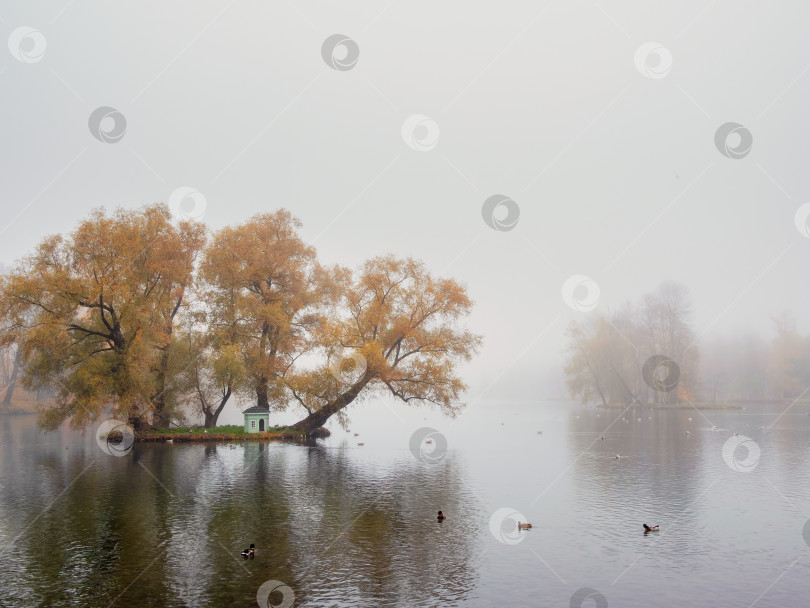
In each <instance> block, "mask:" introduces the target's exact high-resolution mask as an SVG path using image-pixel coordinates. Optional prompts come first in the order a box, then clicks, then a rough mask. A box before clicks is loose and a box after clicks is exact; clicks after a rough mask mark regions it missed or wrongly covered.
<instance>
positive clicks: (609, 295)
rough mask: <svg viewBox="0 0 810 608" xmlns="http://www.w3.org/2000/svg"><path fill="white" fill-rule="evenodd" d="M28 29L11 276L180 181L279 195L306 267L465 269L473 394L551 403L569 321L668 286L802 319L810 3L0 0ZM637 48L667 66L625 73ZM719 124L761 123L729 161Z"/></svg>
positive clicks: (13, 103) (271, 200) (729, 320)
mask: <svg viewBox="0 0 810 608" xmlns="http://www.w3.org/2000/svg"><path fill="white" fill-rule="evenodd" d="M23 26H28V27H31V28H34V29H35V30H38V31H39V32H40V33H41V36H42V37H44V40H45V41H46V47H45V50H44V53H42V52H41V49H40V50H39V51H38V50H37V49H36V48H34V47H32V46H30V45H31V44H33V42H35V40H33V39H30V40H28V42H26V43H25V44H26V45H29V46H24V48H23V51H24V52H28V53H29V55H25V54H24V53H23V55H20V51H19V47H15V48H16V50H17V55H18V56H22V57H23V59H24V60H26V61H30V62H26V61H20V60H19V59H18V58H17V57H15V48H9V46H6V47H5V48H4V49H3V50H2V52H0V90H1V91H2V95H0V108H2V111H1V112H0V141H2V147H0V150H2V157H1V158H0V176H1V177H0V181H1V182H2V185H3V186H2V209H3V213H2V217H0V261H2V262H4V263H6V264H10V263H12V262H13V261H14V260H15V259H17V258H19V257H20V256H22V255H24V254H25V253H27V252H29V251H31V250H32V248H33V247H34V246H35V244H36V243H37V242H38V241H39V240H40V239H41V238H42V237H44V236H45V235H48V234H52V233H55V232H68V231H70V230H72V229H73V228H74V227H75V225H76V223H77V222H78V221H79V220H80V219H82V218H84V217H86V216H87V214H88V213H89V211H90V210H91V209H92V208H94V207H97V206H100V205H104V206H107V207H110V208H115V207H117V206H123V207H137V206H140V205H142V204H145V203H151V202H156V201H168V200H169V199H170V197H171V195H172V193H173V192H175V191H176V189H177V188H180V187H191V188H194V189H196V190H198V191H199V192H200V193H201V195H202V196H203V197H204V199H205V212H204V215H203V216H202V217H201V219H202V220H204V221H205V222H206V223H207V224H208V225H209V226H211V227H212V228H214V229H216V228H218V227H221V226H224V225H226V224H229V223H235V222H239V221H242V220H244V219H246V218H248V217H249V216H251V215H253V214H255V213H257V212H262V211H269V210H273V209H276V208H278V207H286V208H288V209H290V210H291V211H292V212H293V213H294V214H295V215H297V216H298V217H299V218H301V220H302V221H303V223H304V230H303V236H304V238H305V239H306V240H308V241H309V242H314V244H315V246H316V247H317V249H318V252H319V255H320V259H321V261H322V262H324V263H340V264H344V265H348V266H357V265H358V264H360V263H361V262H362V261H363V260H365V259H367V258H370V257H372V256H375V255H380V254H384V253H388V252H392V253H395V254H397V255H400V256H413V257H416V258H419V259H422V260H424V261H425V262H426V263H427V264H428V266H429V267H430V268H431V269H433V271H434V272H436V273H439V274H445V275H449V276H453V277H455V278H457V279H459V280H461V281H463V282H464V283H466V285H467V286H468V288H469V291H470V293H471V296H472V297H473V299H474V300H475V302H476V306H475V312H474V314H473V316H472V317H471V318H470V319H469V326H470V327H471V328H472V329H473V330H474V331H476V332H478V333H481V334H483V335H484V336H485V343H484V348H483V350H482V352H481V354H480V355H479V357H478V358H477V359H476V360H475V361H474V363H472V364H471V365H469V366H468V367H466V368H465V371H464V377H465V379H466V381H467V382H468V383H469V384H470V385H471V389H470V393H469V399H470V400H473V399H476V398H482V397H483V398H486V399H498V398H508V399H517V400H521V399H523V400H531V399H535V398H537V397H544V396H549V395H556V394H559V393H560V389H559V387H558V382H557V380H556V378H558V377H560V373H559V368H560V360H561V357H560V354H561V350H562V348H563V346H564V340H563V332H564V329H565V326H566V325H567V324H568V322H569V321H570V320H571V319H585V318H587V316H588V315H589V314H597V313H599V312H600V311H607V310H610V309H615V308H617V307H619V306H620V305H621V304H622V303H623V302H624V301H626V300H628V299H629V300H638V299H639V298H640V297H641V296H642V295H643V294H644V293H646V292H649V291H651V290H653V289H654V288H655V287H656V286H657V285H658V284H659V283H660V282H662V281H663V280H667V279H671V280H678V281H681V282H683V283H685V284H686V285H687V286H688V287H689V288H690V290H691V295H692V300H693V303H694V309H695V312H694V317H693V321H694V328H695V331H696V333H697V334H698V335H702V336H704V337H709V336H712V335H716V334H717V333H724V332H725V333H728V332H732V331H736V330H740V329H746V330H747V329H755V330H758V331H761V332H762V333H769V332H770V330H771V324H770V321H769V315H770V314H774V313H777V312H779V311H781V310H783V309H791V310H793V311H794V313H795V314H796V316H797V319H798V321H799V328H800V329H801V330H802V331H804V332H808V331H810V289H809V288H808V275H809V274H810V273H808V260H810V238H807V237H806V236H804V235H802V234H801V233H800V231H799V230H798V229H797V227H796V225H795V223H794V218H795V215H796V212H797V210H798V209H799V208H800V207H801V206H802V205H804V204H806V203H807V202H808V201H810V192H809V191H810V176H809V175H810V174H809V173H808V170H807V165H808V162H807V161H808V158H810V121H808V119H807V113H808V107H810V103H808V102H810V73H808V72H810V37H808V33H809V32H810V9H809V8H808V5H807V4H806V3H804V2H800V1H795V2H777V3H756V4H754V3H739V2H732V1H731V0H720V1H717V2H711V1H710V0H700V1H686V2H678V3H673V2H649V1H644V0H636V1H632V2H630V1H625V2H615V1H610V0H605V1H604V2H586V1H575V2H571V1H558V2H529V1H523V0H522V1H502V2H497V3H495V2H489V3H483V2H459V1H453V2H441V3H437V2H427V1H424V0H419V1H413V0H411V1H408V2H405V1H397V0H394V1H393V2H388V1H383V2H371V1H364V2H341V3H333V2H309V1H307V2H296V1H295V0H290V2H289V3H287V2H283V1H281V2H279V1H276V2H257V1H255V0H235V1H233V2H230V1H223V2H213V1H194V2H192V1H190V0H186V1H185V2H101V1H100V0H76V1H75V2H71V1H63V0H60V1H49V2H44V1H43V2H18V3H16V4H15V5H14V6H9V5H8V4H5V5H4V6H3V7H2V8H0V31H2V32H3V36H4V39H6V40H8V39H9V37H13V36H14V35H15V34H14V33H15V32H17V36H19V31H20V30H19V29H18V28H20V27H23ZM333 34H343V35H345V36H347V37H349V38H351V39H353V40H354V41H355V42H356V44H357V48H358V49H359V58H358V61H357V63H356V65H354V67H352V68H351V69H346V70H337V69H333V68H332V67H330V66H329V65H327V63H326V61H325V60H324V58H323V57H322V48H321V47H322V44H323V43H324V40H326V39H327V38H328V37H329V36H331V35H333ZM648 42H654V43H658V45H660V46H661V47H663V48H664V49H666V50H667V51H668V52H669V53H671V58H672V60H671V66H667V65H666V64H667V61H666V58H665V59H664V64H663V65H662V64H660V63H659V64H657V65H656V64H655V61H654V60H651V62H650V63H645V62H643V61H642V63H641V64H640V66H637V62H636V57H635V56H636V54H637V50H638V49H639V47H642V45H644V44H645V43H648ZM11 46H12V47H13V46H14V45H13V44H12V45H11ZM32 52H33V53H34V55H31V54H30V53H32ZM37 52H39V53H40V54H39V55H37V54H36V53H37ZM26 58H27V59H26ZM32 59H33V60H32ZM339 59H340V56H339V55H338V60H339ZM642 59H643V58H642ZM645 66H646V67H645ZM639 68H641V69H639ZM644 70H646V72H647V74H646V75H645V74H642V73H641V72H642V71H644ZM650 74H652V75H653V76H654V77H649V76H650ZM655 76H658V77H655ZM100 106H110V107H112V108H115V109H116V110H117V111H119V112H120V113H121V114H122V115H123V116H124V117H125V118H126V131H125V133H124V136H123V137H122V138H121V139H120V141H118V142H116V143H103V142H101V141H98V139H96V138H94V137H93V135H92V134H91V132H90V129H89V126H88V120H89V118H90V116H91V113H92V112H93V111H94V110H95V109H96V108H98V107H100ZM416 114H421V115H425V116H427V117H429V118H430V119H432V120H433V121H435V127H434V126H432V123H429V124H428V126H429V127H430V128H427V129H420V130H418V131H417V132H415V134H414V137H415V138H416V140H417V141H416V144H414V139H411V140H410V142H411V144H414V146H415V147H416V148H419V147H423V148H429V149H425V150H419V149H413V148H412V147H409V145H407V143H406V141H405V140H404V139H403V136H402V133H401V131H402V127H403V123H404V122H405V121H406V119H408V118H409V117H411V116H413V115H416ZM417 122H418V121H417ZM728 122H735V123H739V124H741V125H743V126H744V128H746V129H748V130H749V131H750V133H751V135H752V137H753V145H752V147H751V150H750V152H749V153H747V154H746V155H745V156H744V157H742V158H738V159H733V158H728V157H726V156H724V155H723V154H721V152H720V151H719V150H718V148H717V147H716V145H715V133H716V131H717V130H718V128H719V127H720V126H721V125H723V124H725V123H728ZM436 127H437V128H438V140H437V141H436V140H435V137H436V134H437V131H436ZM420 138H421V139H420ZM420 141H421V144H420ZM735 141H736V140H734V139H733V137H732V140H731V141H730V145H731V146H732V147H734V146H735V145H736V143H735ZM496 194H499V195H504V196H507V197H510V198H511V199H513V200H514V201H515V202H516V204H517V206H518V207H519V210H520V218H519V221H518V223H517V225H516V226H515V227H514V229H511V230H505V231H498V230H495V229H493V228H491V227H490V226H488V225H487V224H486V223H485V221H484V219H483V218H482V205H483V204H484V201H485V200H486V199H487V198H488V197H490V196H492V195H496ZM198 210H199V208H198ZM185 212H186V213H188V212H189V211H188V207H186V211H185ZM574 274H582V275H586V276H588V277H590V278H592V279H593V280H594V281H595V282H596V283H597V284H598V286H599V290H600V297H599V300H598V305H597V306H596V308H595V309H594V310H593V311H591V312H581V311H576V310H573V309H572V308H571V307H569V306H568V305H566V303H565V302H564V301H563V298H562V295H561V289H562V286H563V283H564V281H565V280H566V279H567V278H568V277H569V276H571V275H574Z"/></svg>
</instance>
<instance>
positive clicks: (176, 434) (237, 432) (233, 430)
mask: <svg viewBox="0 0 810 608" xmlns="http://www.w3.org/2000/svg"><path fill="white" fill-rule="evenodd" d="M304 436H305V434H304V432H303V431H298V430H294V429H289V428H287V427H270V429H268V430H267V431H265V432H263V433H248V432H245V429H244V427H242V426H241V425H236V424H231V425H223V426H217V427H214V428H210V429H206V428H201V427H176V428H168V429H151V430H147V431H140V432H137V433H136V434H135V440H136V441H172V442H174V441H246V440H247V441H271V440H279V439H303V438H304Z"/></svg>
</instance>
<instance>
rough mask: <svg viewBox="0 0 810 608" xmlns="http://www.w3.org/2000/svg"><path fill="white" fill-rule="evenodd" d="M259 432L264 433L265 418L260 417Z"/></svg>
mask: <svg viewBox="0 0 810 608" xmlns="http://www.w3.org/2000/svg"><path fill="white" fill-rule="evenodd" d="M259 432H260V433H264V418H259Z"/></svg>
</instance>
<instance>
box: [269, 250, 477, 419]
mask: <svg viewBox="0 0 810 608" xmlns="http://www.w3.org/2000/svg"><path fill="white" fill-rule="evenodd" d="M345 285H346V287H345V289H344V292H343V294H342V299H341V301H340V306H339V307H338V309H336V311H335V316H334V317H332V318H330V319H328V320H327V321H326V322H325V323H323V324H321V325H319V326H318V327H315V328H313V334H314V343H315V344H317V345H318V349H317V350H318V353H319V354H320V355H321V356H322V360H321V363H320V364H319V365H315V366H310V367H309V368H308V369H301V368H299V367H298V366H297V365H296V361H295V359H294V357H290V356H287V357H286V362H287V371H286V372H285V373H284V375H283V379H284V382H285V385H286V386H287V388H288V390H289V392H290V394H291V395H292V397H293V398H294V399H295V402H296V403H298V404H299V405H300V406H301V407H302V408H303V409H304V410H305V411H306V416H305V417H304V418H303V419H301V420H300V421H299V422H297V423H296V424H294V425H293V428H295V429H299V430H302V431H305V432H308V433H309V432H311V431H313V430H314V429H317V428H318V427H321V426H323V425H324V424H325V423H326V422H327V420H329V419H330V418H331V417H332V416H336V417H337V419H338V420H339V421H345V408H346V407H347V406H348V405H349V404H351V403H353V402H354V401H356V400H358V399H360V398H371V397H373V396H380V395H391V396H393V397H395V398H397V399H399V400H401V401H403V402H405V403H409V404H432V405H435V406H437V407H438V408H439V409H440V410H441V411H442V412H443V413H445V414H447V415H449V416H454V415H456V414H457V413H458V412H459V411H460V409H461V408H462V407H463V404H462V403H461V402H460V399H461V394H462V392H463V391H464V390H465V389H466V386H465V384H464V383H463V382H462V380H461V378H460V377H459V376H458V372H457V365H458V364H459V363H460V362H463V361H468V360H469V359H470V358H471V357H472V355H473V354H475V353H476V352H477V351H478V348H479V346H480V343H481V338H480V336H477V335H475V334H473V333H471V332H470V331H468V330H466V329H464V328H463V327H459V325H458V323H459V322H460V321H461V320H462V319H464V318H465V317H466V316H467V315H468V314H469V313H470V310H471V308H472V302H471V301H470V299H469V297H468V295H467V291H466V289H465V287H464V286H463V285H461V284H460V283H458V282H456V281H454V280H452V279H444V278H439V277H434V276H432V275H431V274H430V272H428V270H427V268H426V267H425V266H424V264H422V263H420V262H417V261H415V260H412V259H409V258H406V259H398V258H395V257H393V256H384V257H377V258H373V259H371V260H369V261H368V262H366V263H365V264H364V265H363V267H362V268H361V269H360V271H359V272H358V273H356V274H355V275H354V276H352V277H347V281H346V284H345Z"/></svg>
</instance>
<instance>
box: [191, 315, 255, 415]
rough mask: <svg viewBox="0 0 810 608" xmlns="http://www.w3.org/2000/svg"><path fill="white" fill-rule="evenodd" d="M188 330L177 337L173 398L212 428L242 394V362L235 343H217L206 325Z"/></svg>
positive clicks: (243, 370)
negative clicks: (229, 403)
mask: <svg viewBox="0 0 810 608" xmlns="http://www.w3.org/2000/svg"><path fill="white" fill-rule="evenodd" d="M188 325H189V326H188V327H186V328H184V329H183V330H182V331H180V332H179V333H178V340H177V342H176V345H175V359H176V361H177V366H178V368H179V372H178V374H177V383H176V385H177V391H176V397H177V401H178V402H179V403H182V404H185V405H189V406H190V408H191V411H192V412H193V413H194V414H196V415H199V416H201V417H202V419H203V425H204V426H205V427H206V428H213V427H215V426H216V425H217V420H218V419H219V415H220V414H221V413H222V410H223V409H225V406H226V405H227V403H228V401H229V400H230V399H231V397H233V396H234V395H236V394H240V393H243V392H244V388H245V385H246V381H247V373H246V370H245V358H244V357H243V354H242V346H241V344H239V342H238V341H227V342H225V343H220V337H221V336H220V335H218V334H217V333H216V332H209V331H208V327H209V326H208V325H205V324H202V325H201V326H195V324H193V323H189V324H188Z"/></svg>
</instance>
